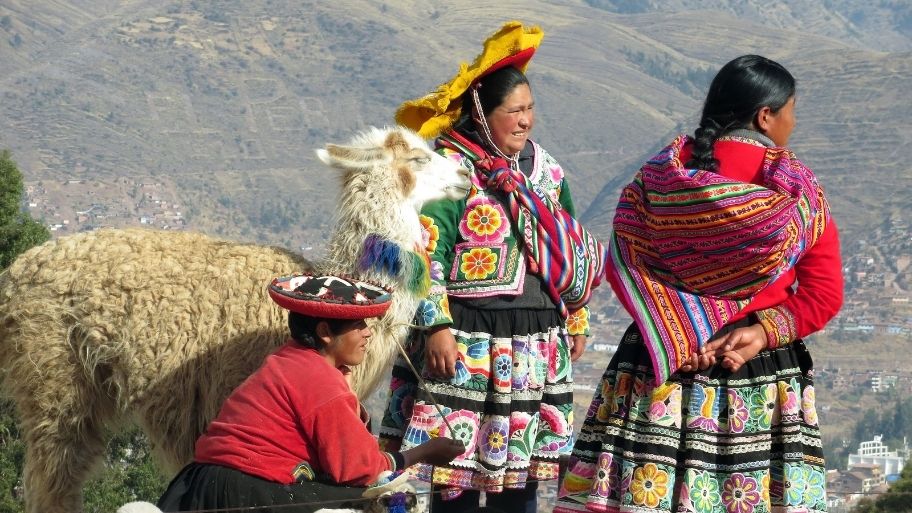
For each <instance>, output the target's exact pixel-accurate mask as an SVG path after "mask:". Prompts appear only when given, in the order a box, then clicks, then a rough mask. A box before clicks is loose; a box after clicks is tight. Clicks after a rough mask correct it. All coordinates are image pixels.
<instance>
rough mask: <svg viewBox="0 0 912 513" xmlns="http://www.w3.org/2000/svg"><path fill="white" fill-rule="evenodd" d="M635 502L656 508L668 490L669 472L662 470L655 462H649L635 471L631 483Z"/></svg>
mask: <svg viewBox="0 0 912 513" xmlns="http://www.w3.org/2000/svg"><path fill="white" fill-rule="evenodd" d="M630 491H631V492H632V493H633V503H634V504H637V505H641V506H646V507H647V508H655V507H657V506H658V505H659V501H660V500H662V499H663V498H664V497H665V494H666V493H667V491H668V473H667V472H665V471H664V470H660V469H659V467H657V466H656V464H655V463H647V464H646V465H643V466H642V467H638V468H637V469H636V470H634V471H633V482H631V483H630Z"/></svg>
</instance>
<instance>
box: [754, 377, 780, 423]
mask: <svg viewBox="0 0 912 513" xmlns="http://www.w3.org/2000/svg"><path fill="white" fill-rule="evenodd" d="M777 395H778V394H777V390H776V385H772V384H771V385H767V386H765V387H763V390H762V391H761V392H755V393H754V394H752V395H751V399H750V400H751V408H750V416H751V418H753V419H756V421H757V424H758V426H759V428H760V429H769V428H770V425H771V424H772V420H773V410H775V409H776V397H777Z"/></svg>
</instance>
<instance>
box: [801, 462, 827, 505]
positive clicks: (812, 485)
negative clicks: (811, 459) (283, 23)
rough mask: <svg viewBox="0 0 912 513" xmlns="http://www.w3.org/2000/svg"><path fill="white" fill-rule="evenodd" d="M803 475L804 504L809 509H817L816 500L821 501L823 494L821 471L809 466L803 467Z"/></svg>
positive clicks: (823, 481) (823, 482)
mask: <svg viewBox="0 0 912 513" xmlns="http://www.w3.org/2000/svg"><path fill="white" fill-rule="evenodd" d="M804 477H805V487H804V505H805V506H807V507H808V508H809V509H819V508H817V507H816V505H817V503H818V502H823V499H824V495H825V493H824V485H825V479H824V478H823V472H820V471H819V470H816V469H813V468H811V467H805V472H804Z"/></svg>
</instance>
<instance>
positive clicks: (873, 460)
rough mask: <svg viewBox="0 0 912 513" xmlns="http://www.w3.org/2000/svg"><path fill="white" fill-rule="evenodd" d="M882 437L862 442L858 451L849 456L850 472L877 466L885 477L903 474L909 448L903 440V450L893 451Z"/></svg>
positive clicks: (877, 436)
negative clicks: (859, 468)
mask: <svg viewBox="0 0 912 513" xmlns="http://www.w3.org/2000/svg"><path fill="white" fill-rule="evenodd" d="M882 438H883V437H882V436H881V435H876V436H874V440H871V441H869V442H861V444H859V446H858V451H856V452H855V453H854V454H849V470H850V471H851V470H854V469H855V468H857V467H861V466H865V465H876V466H877V467H878V468H879V469H880V472H881V473H882V474H883V475H884V476H888V475H891V474H899V473H900V472H902V469H903V467H904V466H905V464H906V460H907V459H909V446H908V445H907V444H906V441H905V439H903V448H902V449H900V450H898V451H891V450H890V448H889V447H887V446H886V445H884V443H883V441H882Z"/></svg>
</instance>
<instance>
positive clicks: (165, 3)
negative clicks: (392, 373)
mask: <svg viewBox="0 0 912 513" xmlns="http://www.w3.org/2000/svg"><path fill="white" fill-rule="evenodd" d="M887 14H889V16H887ZM513 18H519V19H523V20H524V21H527V22H530V23H538V24H540V25H542V26H543V28H544V29H545V32H546V38H545V41H544V44H543V46H542V48H541V49H540V52H539V55H538V56H537V57H536V58H535V60H534V62H533V64H532V66H531V67H530V69H529V76H530V79H531V80H532V83H533V88H534V90H535V94H536V99H537V102H538V105H539V107H538V124H537V127H536V129H535V136H536V137H537V139H538V140H540V141H541V142H542V143H543V144H544V145H545V146H546V147H548V148H549V149H550V150H551V151H552V153H553V154H555V155H556V156H557V158H558V159H559V160H560V161H562V162H563V163H564V164H565V166H566V167H567V168H568V169H569V170H570V176H571V180H572V182H571V185H574V190H575V195H576V196H577V203H578V205H579V206H580V207H581V210H582V212H583V213H582V218H583V219H584V220H586V222H587V223H589V224H591V225H592V227H593V228H594V230H595V231H596V233H599V234H601V235H603V236H605V235H607V230H608V226H609V224H610V219H611V215H612V210H613V207H614V201H615V199H616V194H617V190H618V188H619V186H620V185H621V184H622V183H624V182H625V181H626V180H627V179H629V177H630V175H631V174H632V173H633V172H634V171H635V169H636V168H637V167H638V164H639V163H640V162H641V161H642V160H643V159H644V158H645V157H647V156H648V155H649V154H650V153H651V152H652V151H654V150H655V149H656V148H658V147H660V146H661V145H662V144H664V143H666V142H668V141H669V140H670V139H671V137H673V135H674V134H675V133H678V132H680V131H690V130H691V129H692V126H693V123H694V120H695V118H696V117H697V115H698V112H699V109H700V104H701V101H702V96H703V94H704V90H705V88H706V86H707V84H708V82H709V80H710V79H711V77H712V75H713V73H714V72H715V70H716V69H718V67H719V66H721V64H723V63H724V62H725V61H727V60H728V59H730V58H732V57H735V56H737V55H739V54H743V53H761V54H764V55H768V56H770V57H772V58H775V59H777V60H779V61H780V62H782V63H783V64H785V65H786V66H787V67H788V68H789V69H790V70H791V71H792V72H793V73H794V75H795V76H796V77H797V78H798V80H799V103H798V128H797V130H796V132H795V135H794V136H793V139H792V142H793V146H794V148H795V149H796V151H797V152H798V153H799V155H801V156H802V157H803V158H804V159H805V160H806V161H807V162H808V163H809V164H810V165H811V167H812V168H814V169H815V170H816V171H817V172H818V174H819V175H820V177H821V180H822V182H823V184H824V186H825V187H826V188H827V189H828V191H829V193H830V195H831V196H832V202H833V205H834V212H835V214H836V216H837V219H838V221H839V222H840V225H841V226H843V229H844V231H845V232H846V236H848V237H853V236H854V234H856V233H862V232H863V231H864V229H865V226H867V225H868V223H870V222H871V221H872V220H874V219H878V218H881V217H884V216H886V215H888V214H889V213H893V212H897V211H902V210H903V209H904V208H905V207H906V206H907V205H908V200H907V199H906V198H908V196H909V192H912V191H910V190H909V187H910V184H912V181H910V180H909V171H908V167H907V166H906V165H905V164H904V160H903V159H901V157H900V155H901V148H903V147H904V146H905V145H906V144H908V143H909V142H910V138H912V130H910V129H909V124H908V119H910V102H909V101H908V100H907V99H905V92H906V91H908V90H909V89H910V86H912V54H910V52H909V50H910V48H912V43H910V19H909V18H910V7H909V5H908V3H906V2H901V1H899V0H881V1H879V2H874V3H873V4H870V3H868V2H862V1H851V0H813V1H808V2H800V3H799V2H787V1H782V0H773V1H767V2H763V3H760V2H757V1H756V0H735V1H732V2H722V1H721V0H699V1H696V0H695V1H684V0H676V1H672V2H629V1H625V0H588V1H586V2H584V1H576V0H562V1H553V2H545V1H540V0H534V1H529V2H518V1H507V2H498V3H497V4H496V5H494V4H492V3H490V2H480V1H463V2H458V3H456V4H454V5H452V6H448V7H447V8H443V7H441V6H439V4H437V3H434V2H429V1H426V0H408V1H398V2H385V3H384V2H375V1H365V0H339V1H335V2H300V1H291V0H247V1H243V2H242V1H240V0H223V1H220V2H204V1H201V0H191V1H177V0H125V1H114V0H30V1H29V2H26V1H25V0H4V1H3V2H2V3H0V119H3V120H4V122H3V123H2V124H0V146H2V147H5V148H9V149H11V150H12V151H13V154H14V157H15V158H16V159H17V161H18V162H19V163H20V166H21V167H22V170H23V172H24V174H25V176H26V179H27V180H29V181H30V182H32V183H38V182H40V183H41V186H42V187H43V188H44V189H48V188H50V189H54V184H56V183H61V182H63V181H65V180H68V179H69V180H74V179H78V180H89V181H93V183H97V185H96V186H95V189H96V190H95V192H96V195H95V196H94V197H87V194H88V193H84V192H80V193H79V194H75V195H74V194H70V195H68V196H66V195H63V194H62V193H61V195H60V196H59V197H60V198H66V199H61V200H60V201H61V202H63V203H67V202H71V203H73V204H72V205H71V206H70V207H71V208H70V211H71V212H84V211H85V210H86V208H87V207H88V206H89V205H97V204H100V203H103V202H104V201H107V200H106V199H105V197H106V195H107V194H108V193H109V192H110V191H111V190H113V189H112V188H111V187H107V186H108V185H110V184H112V183H115V182H116V180H117V179H121V180H124V179H125V178H126V177H130V178H133V179H134V182H135V183H138V184H143V183H146V182H150V181H151V182H156V183H161V184H163V187H164V188H165V189H168V190H173V191H175V193H174V194H175V195H176V196H177V197H176V198H174V201H173V203H175V204H180V205H181V206H182V207H183V210H184V213H183V215H184V217H185V222H186V226H187V227H190V228H193V229H199V230H203V231H209V232H216V233H220V234H223V235H226V236H230V237H235V238H244V239H258V240H262V241H269V242H279V243H283V244H287V245H298V244H301V243H302V241H304V242H313V241H319V240H320V238H321V237H322V236H323V234H325V233H326V232H327V231H328V219H329V216H327V215H326V214H327V213H328V212H331V211H333V209H334V204H333V202H334V196H333V194H332V193H333V191H334V190H335V184H334V178H333V176H332V174H331V172H329V171H328V170H326V169H324V168H323V167H322V166H321V165H319V164H318V163H317V162H316V161H315V159H314V158H313V150H314V149H315V148H317V147H320V146H321V145H322V144H324V143H326V142H342V141H344V140H346V139H348V138H349V137H350V136H351V135H352V134H353V133H354V132H355V131H356V130H358V129H360V128H363V127H365V126H367V125H383V124H388V123H390V122H392V113H393V112H394V110H395V108H396V106H397V105H398V104H399V103H400V102H401V101H402V100H404V99H407V98H411V97H415V96H418V95H421V94H424V93H425V92H427V91H429V90H431V89H432V88H433V87H434V86H436V85H437V84H438V83H440V82H442V81H443V80H445V79H447V78H449V77H450V76H451V75H452V73H453V72H454V70H455V69H456V67H457V64H458V61H460V60H465V61H468V60H471V59H472V58H473V57H474V56H475V54H476V53H477V52H478V51H479V45H480V41H481V40H482V39H483V38H484V37H485V36H486V35H487V34H489V33H490V32H491V31H493V30H494V29H495V28H496V27H498V26H499V24H500V23H501V22H502V21H504V20H507V19H513ZM121 189H122V188H121ZM118 190H120V189H118ZM106 191H107V192H106ZM90 192H91V191H90ZM121 193H122V191H121V192H119V193H118V194H121ZM49 194H51V193H49ZM49 201H51V200H49ZM80 202H81V203H80ZM64 207H65V206H64ZM64 207H61V208H64ZM64 210H65V211H66V209H65V208H64ZM134 210H135V208H134ZM134 214H135V212H132V213H131V210H130V205H126V206H125V207H123V208H122V209H120V215H121V217H123V218H124V219H127V221H129V220H130V219H131V215H132V217H135V218H136V219H138V218H139V217H138V215H134ZM54 215H56V216H61V215H62V216H63V217H66V214H65V213H64V214H61V213H60V212H56V211H55V212H54ZM127 221H124V222H127ZM77 228H78V227H75V226H74V225H70V226H69V228H68V229H69V230H71V231H72V230H74V229H77Z"/></svg>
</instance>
